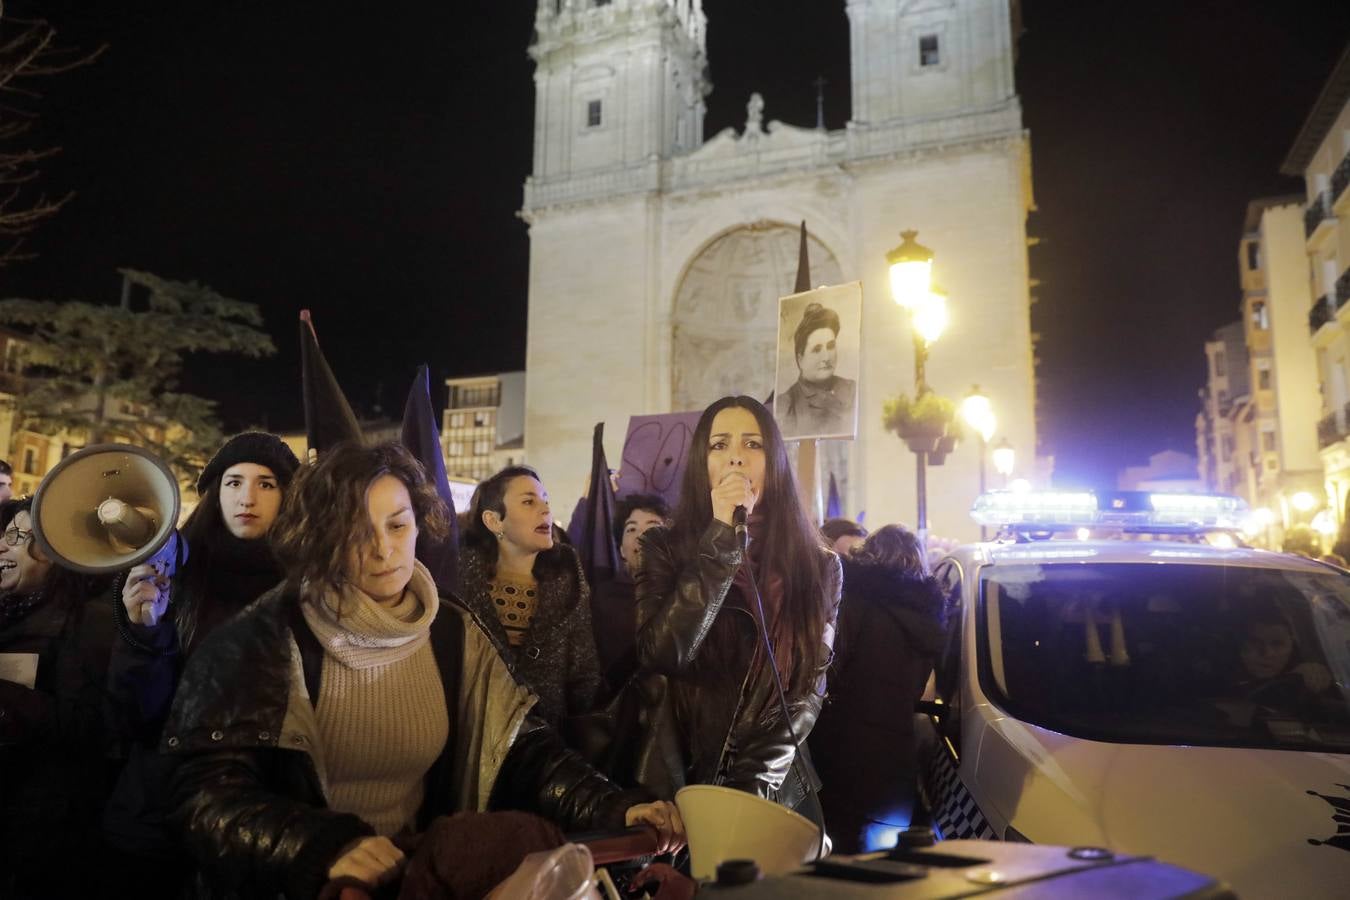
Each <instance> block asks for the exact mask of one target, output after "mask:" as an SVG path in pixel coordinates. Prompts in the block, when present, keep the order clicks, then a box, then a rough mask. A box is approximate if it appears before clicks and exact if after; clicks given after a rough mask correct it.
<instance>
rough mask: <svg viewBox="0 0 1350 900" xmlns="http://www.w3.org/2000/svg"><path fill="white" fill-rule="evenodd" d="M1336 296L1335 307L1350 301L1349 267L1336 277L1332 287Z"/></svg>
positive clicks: (1337, 307)
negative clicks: (1334, 285)
mask: <svg viewBox="0 0 1350 900" xmlns="http://www.w3.org/2000/svg"><path fill="white" fill-rule="evenodd" d="M1333 293H1334V294H1335V296H1336V309H1337V311H1338V312H1339V311H1340V308H1341V307H1342V306H1344V305H1345V304H1346V301H1350V267H1348V268H1346V270H1345V271H1344V272H1342V273H1341V277H1340V278H1337V279H1336V287H1335V288H1334V289H1333Z"/></svg>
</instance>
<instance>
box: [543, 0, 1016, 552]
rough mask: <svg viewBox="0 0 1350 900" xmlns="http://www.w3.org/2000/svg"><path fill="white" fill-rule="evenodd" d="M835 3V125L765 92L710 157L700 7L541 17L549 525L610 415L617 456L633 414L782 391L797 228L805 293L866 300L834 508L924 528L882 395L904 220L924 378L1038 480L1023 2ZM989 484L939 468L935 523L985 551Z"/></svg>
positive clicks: (894, 345) (897, 381) (622, 8)
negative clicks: (803, 237) (977, 401)
mask: <svg viewBox="0 0 1350 900" xmlns="http://www.w3.org/2000/svg"><path fill="white" fill-rule="evenodd" d="M841 2H843V0H841ZM846 9H847V14H848V18H849V23H850V54H851V71H852V110H851V118H850V121H849V122H848V124H847V126H846V127H845V128H843V129H840V130H837V131H827V130H823V129H813V128H800V127H795V126H792V125H788V124H784V123H782V122H778V121H774V120H772V119H770V120H769V121H765V117H764V110H765V108H766V106H768V107H769V108H771V104H772V101H773V98H772V95H770V96H768V97H767V98H761V97H759V96H758V95H755V96H752V97H750V98H747V100H748V102H747V115H746V122H745V126H744V127H743V128H742V129H731V128H729V129H726V130H725V131H723V132H721V133H720V134H717V135H715V136H713V137H712V138H711V139H707V140H705V138H704V135H703V115H704V97H705V95H706V93H707V91H708V81H707V74H706V73H707V71H708V60H707V59H706V56H705V36H706V31H707V28H708V23H707V20H706V17H705V15H704V13H703V10H702V3H701V0H609V2H602V0H540V2H539V8H538V13H537V15H536V39H535V42H534V44H533V46H532V47H531V48H530V53H531V56H532V57H533V59H534V61H535V65H536V70H535V89H536V110H535V135H534V165H533V173H532V174H531V176H530V177H529V178H528V179H527V181H526V183H525V198H524V206H523V210H522V216H523V218H524V219H525V220H526V222H527V223H528V224H529V231H530V246H531V250H530V273H529V320H528V328H529V333H528V338H527V356H526V423H525V435H526V441H527V452H528V457H529V459H530V461H531V463H532V464H534V465H536V466H537V467H538V468H539V470H540V472H541V475H542V477H543V478H544V479H545V482H546V483H547V484H549V485H550V486H551V487H552V490H553V492H554V494H555V500H556V501H558V503H557V504H556V506H557V507H559V509H558V512H559V514H561V513H564V512H566V509H565V507H566V506H567V505H568V504H569V503H570V500H571V497H570V493H571V491H572V490H574V487H573V486H576V487H577V488H579V487H580V486H581V485H582V484H583V480H584V478H585V474H586V471H587V469H588V467H589V461H590V450H589V448H590V437H591V431H592V427H593V426H594V424H595V423H596V422H600V421H603V422H605V423H606V426H607V428H606V449H607V453H608V456H609V458H610V460H611V465H613V464H615V461H617V460H618V459H619V451H620V445H621V442H622V439H623V433H624V429H625V426H626V424H627V421H628V417H629V416H630V415H634V414H642V413H657V412H669V411H683V410H697V409H701V408H702V407H704V406H706V405H707V404H708V403H709V402H711V401H713V400H715V399H717V398H718V397H721V396H723V395H725V394H729V393H739V394H749V395H751V396H755V397H758V398H761V399H763V398H765V397H767V396H768V395H769V393H770V391H772V390H773V383H774V358H775V339H776V334H777V324H778V298H779V297H780V296H782V295H785V294H788V293H791V292H792V288H793V280H794V275H795V272H796V261H797V245H798V230H797V229H798V224H799V223H800V222H802V221H803V220H804V221H805V222H806V224H807V228H808V230H809V233H810V239H809V252H810V262H811V275H812V281H813V283H814V284H839V283H842V282H848V281H855V280H856V281H860V282H861V283H862V287H863V321H862V349H861V360H860V366H859V376H860V377H859V379H858V395H859V398H860V399H859V403H860V411H859V417H858V435H857V439H856V440H854V441H823V442H821V447H820V454H819V455H820V458H821V465H822V469H823V472H822V479H823V481H824V482H826V483H827V482H828V479H829V476H830V474H833V475H834V477H835V480H836V483H837V484H838V486H839V489H840V492H841V498H842V500H843V505H844V508H845V511H846V512H847V513H848V514H849V515H850V516H856V515H857V514H858V513H859V512H865V513H866V522H867V524H868V525H869V526H872V527H876V526H878V525H880V524H884V523H886V522H903V523H907V524H910V525H912V524H913V522H914V514H915V505H914V504H915V487H914V475H915V471H914V470H915V462H914V457H913V455H912V454H910V453H909V452H908V451H907V450H906V449H905V447H904V445H903V443H901V441H900V440H899V439H898V438H897V437H895V435H893V434H891V433H889V432H887V431H885V430H884V429H883V427H882V420H881V408H882V403H883V402H884V400H885V399H886V398H887V397H890V396H892V395H894V394H897V393H901V392H908V393H912V392H913V390H914V358H913V344H912V340H911V336H910V334H911V333H910V327H909V323H908V321H907V320H906V317H905V315H904V312H903V311H902V310H901V309H900V308H899V307H898V306H896V304H895V303H894V302H893V301H892V299H891V297H890V292H889V288H888V280H887V270H886V261H885V254H886V251H887V250H889V249H891V248H892V247H894V246H895V245H896V244H898V243H899V242H900V234H899V233H900V231H901V230H903V229H907V228H913V229H917V230H918V231H919V240H920V242H922V243H923V244H925V245H926V246H928V247H930V248H932V249H933V251H934V253H935V254H936V259H935V261H934V279H935V281H936V282H938V283H940V284H941V285H942V286H943V288H944V289H945V290H946V291H947V293H948V295H949V298H950V299H949V308H950V311H951V323H950V325H949V326H948V329H947V331H946V333H945V334H944V335H943V337H942V338H941V339H940V340H939V341H938V342H937V343H936V344H935V345H933V347H932V349H931V352H930V355H929V359H928V364H927V379H928V382H929V383H930V384H931V385H932V386H933V387H934V389H935V390H937V391H938V392H939V393H941V394H944V395H946V396H948V397H951V398H953V399H955V400H958V401H959V399H960V398H961V397H962V396H963V395H964V394H965V393H966V392H967V391H969V389H970V388H971V386H972V385H973V384H978V385H979V386H980V387H981V389H982V390H983V392H984V393H986V394H988V395H989V396H990V398H991V399H992V401H993V405H994V409H995V411H996V413H997V415H998V418H999V428H998V433H997V434H998V437H1005V438H1006V439H1007V440H1008V441H1009V442H1010V443H1011V444H1012V446H1013V447H1014V449H1015V451H1016V452H1017V454H1018V456H1019V458H1020V459H1021V460H1025V461H1028V462H1027V464H1026V465H1024V466H1022V467H1021V468H1022V469H1024V470H1027V471H1029V470H1030V461H1031V460H1032V459H1033V458H1034V451H1035V446H1036V429H1035V378H1034V370H1033V347H1032V334H1031V328H1030V316H1029V306H1030V298H1029V289H1028V286H1029V273H1028V262H1027V236H1026V216H1027V213H1028V211H1029V210H1030V209H1031V207H1032V195H1031V174H1030V156H1029V154H1030V151H1029V144H1028V138H1027V135H1026V133H1025V131H1024V129H1023V126H1022V116H1021V107H1020V104H1019V102H1018V98H1017V93H1016V89H1015V85H1014V83H1013V60H1014V44H1015V30H1016V27H1017V26H1016V19H1017V8H1016V3H1015V2H1010V0H847V3H846ZM714 25H715V23H714ZM715 64H716V61H715V60H714V61H713V65H714V66H715ZM996 439H997V438H996ZM989 470H990V472H991V473H992V466H990V468H989ZM1019 474H1020V473H1019ZM992 478H993V476H992V475H991V482H990V483H991V484H992V483H993V481H992ZM978 481H979V459H978V451H977V450H976V444H975V442H974V440H971V441H968V442H967V443H966V444H965V445H963V446H961V447H958V448H957V449H956V450H955V451H954V452H953V453H952V454H951V455H950V456H949V457H948V458H947V461H946V463H945V464H944V465H943V466H941V467H934V468H930V469H929V473H928V496H929V500H928V505H929V520H930V521H929V527H930V531H932V532H933V533H934V534H939V535H944V536H950V537H957V538H971V537H973V536H974V534H975V533H976V528H975V526H974V525H973V523H971V522H970V519H969V516H968V513H967V511H968V510H969V508H970V504H971V501H972V500H973V499H974V496H975V493H976V490H977V485H978Z"/></svg>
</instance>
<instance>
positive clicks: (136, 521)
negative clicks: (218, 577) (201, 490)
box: [32, 444, 180, 575]
mask: <svg viewBox="0 0 1350 900" xmlns="http://www.w3.org/2000/svg"><path fill="white" fill-rule="evenodd" d="M179 502H180V498H179V493H178V480H177V479H176V478H174V475H173V472H171V471H170V470H169V467H168V466H167V465H165V464H164V462H163V461H162V460H161V459H159V457H157V456H155V455H154V454H152V453H150V452H148V451H146V450H142V449H141V448H140V447H132V446H128V445H125V444H98V445H95V446H93V447H86V448H85V449H83V450H81V451H79V452H78V453H72V454H71V455H70V456H67V457H66V458H65V459H63V460H61V462H60V463H58V464H57V466H56V468H54V469H52V470H51V471H50V472H48V473H47V477H45V478H43V479H42V483H41V484H39V485H38V489H37V492H36V493H35V494H34V495H33V509H32V518H33V539H34V540H35V541H36V542H37V545H38V547H39V548H40V549H41V550H42V552H43V553H45V554H46V555H47V556H48V557H50V558H51V559H52V561H53V562H55V563H56V564H57V565H59V566H62V567H63V568H67V569H71V570H74V571H76V572H82V573H84V574H86V575H106V574H109V573H112V572H118V571H121V570H123V569H129V568H131V567H132V566H135V565H139V564H140V563H142V562H145V561H146V560H147V559H150V558H151V557H152V556H154V555H155V554H156V553H157V552H158V551H159V550H160V549H161V548H165V546H166V544H168V542H169V539H170V538H172V537H174V536H175V534H176V532H175V529H176V528H177V525H178V510H179Z"/></svg>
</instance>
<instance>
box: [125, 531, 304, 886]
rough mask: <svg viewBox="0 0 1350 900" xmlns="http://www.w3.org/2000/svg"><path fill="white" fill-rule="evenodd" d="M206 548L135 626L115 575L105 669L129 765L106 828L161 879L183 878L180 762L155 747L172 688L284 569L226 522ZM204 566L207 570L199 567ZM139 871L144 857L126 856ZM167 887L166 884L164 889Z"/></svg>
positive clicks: (195, 550) (193, 550) (192, 552)
mask: <svg viewBox="0 0 1350 900" xmlns="http://www.w3.org/2000/svg"><path fill="white" fill-rule="evenodd" d="M208 540H209V542H210V544H211V546H210V547H206V548H204V547H201V546H194V547H190V548H189V556H188V561H187V564H186V565H185V566H184V567H183V569H182V571H180V572H179V573H178V575H177V576H175V578H174V581H173V584H172V586H171V588H170V591H171V595H170V596H171V599H170V601H169V606H168V609H167V610H166V611H165V614H164V617H163V618H161V619H160V621H159V622H158V623H157V624H155V625H152V626H142V625H134V624H132V623H131V622H130V621H129V620H128V618H127V613H126V607H125V606H123V604H122V602H121V585H122V584H123V583H124V581H125V578H122V579H119V584H118V590H117V596H116V598H115V599H114V602H113V613H114V614H115V615H116V618H117V629H118V634H119V638H120V639H119V640H117V641H116V642H115V643H114V646H113V651H112V660H111V664H110V666H109V670H108V692H109V697H110V699H111V703H112V710H113V713H112V716H113V721H114V723H115V724H116V726H117V730H118V732H119V735H118V736H119V738H120V740H121V742H122V745H123V752H124V753H125V754H126V757H127V761H126V766H125V768H124V769H123V770H122V773H121V777H120V778H119V779H118V782H117V785H116V787H115V788H114V790H113V793H112V797H111V798H110V799H109V801H108V806H107V809H106V810H105V811H104V815H103V823H104V833H105V835H106V836H107V839H108V842H109V843H110V844H111V845H112V846H113V847H115V848H117V849H118V850H119V851H121V852H123V853H126V854H129V855H130V856H131V857H133V858H137V859H139V860H141V861H146V860H153V861H154V863H153V866H152V867H151V868H152V869H153V871H152V873H151V874H152V875H153V877H156V878H160V879H162V880H163V883H164V884H165V885H169V884H173V883H174V882H175V881H177V880H180V879H181V877H182V872H181V871H180V863H181V858H182V850H181V849H180V848H179V846H178V843H177V840H176V839H175V837H174V835H173V834H172V833H171V831H170V829H169V828H168V827H167V826H166V824H165V817H166V816H167V815H168V812H169V809H168V806H169V797H168V791H169V781H170V779H171V778H172V775H173V769H174V767H175V765H176V764H177V760H176V759H175V758H174V757H169V756H164V755H163V754H160V753H159V752H158V751H157V750H156V747H157V746H158V744H159V740H160V731H161V729H162V728H163V725H164V720H165V719H166V718H167V717H168V715H169V708H170V704H172V703H173V697H174V692H175V691H176V690H177V689H178V681H179V679H180V678H181V677H182V672H183V667H184V665H185V664H186V661H187V658H188V657H189V656H190V654H191V651H192V650H194V649H195V648H196V647H197V646H198V645H200V643H201V641H202V640H203V639H205V638H206V636H207V635H209V634H210V633H211V632H212V631H214V630H215V628H216V627H217V626H218V625H219V624H220V623H222V622H225V621H228V620H229V619H230V618H231V617H233V616H234V615H236V614H237V613H238V612H239V611H240V610H242V609H244V607H246V606H248V605H249V604H250V603H252V602H253V601H254V600H256V599H257V598H258V597H259V596H261V595H262V594H264V593H265V592H266V591H268V590H269V589H271V588H272V587H274V586H275V585H276V584H277V583H278V582H279V581H281V571H280V569H279V568H278V567H277V564H276V562H275V560H274V559H273V558H272V555H271V551H270V549H269V548H268V545H267V543H266V541H265V540H261V539H258V540H241V539H240V538H236V537H234V536H233V535H231V534H230V533H229V532H228V531H225V530H224V529H223V528H221V529H219V530H216V531H212V532H209V533H208ZM203 566H205V567H207V571H206V572H199V571H197V570H198V569H200V568H201V567H203ZM193 586H197V589H198V590H200V591H201V592H202V594H203V596H200V597H198V598H196V603H195V607H196V609H195V615H194V616H193V618H194V619H195V621H194V622H193V627H192V628H191V629H190V630H191V632H192V637H191V644H190V646H187V647H185V646H184V641H183V637H184V632H185V631H186V630H188V629H186V628H184V627H183V623H182V622H180V621H179V617H180V614H182V612H183V610H184V608H185V599H186V597H187V594H188V593H189V592H190V591H191V590H193ZM128 865H130V866H132V867H133V868H137V869H139V870H141V871H142V873H143V874H142V875H141V876H140V877H142V878H144V877H146V875H145V874H144V873H145V871H146V869H147V867H146V865H145V864H144V863H143V862H131V861H129V862H128ZM164 890H166V891H167V890H169V888H167V887H166V888H164Z"/></svg>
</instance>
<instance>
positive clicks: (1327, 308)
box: [1308, 294, 1336, 334]
mask: <svg viewBox="0 0 1350 900" xmlns="http://www.w3.org/2000/svg"><path fill="white" fill-rule="evenodd" d="M1329 297H1330V295H1329V294H1324V295H1323V296H1321V297H1318V298H1317V301H1316V302H1315V303H1313V305H1312V309H1311V310H1309V311H1308V331H1309V333H1311V334H1317V329H1319V328H1321V327H1322V326H1323V325H1325V324H1327V323H1328V322H1330V321H1331V320H1332V318H1333V317H1334V316H1335V315H1336V313H1335V311H1334V310H1333V309H1332V308H1331V304H1330V303H1329V302H1327V301H1328V298H1329Z"/></svg>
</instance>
